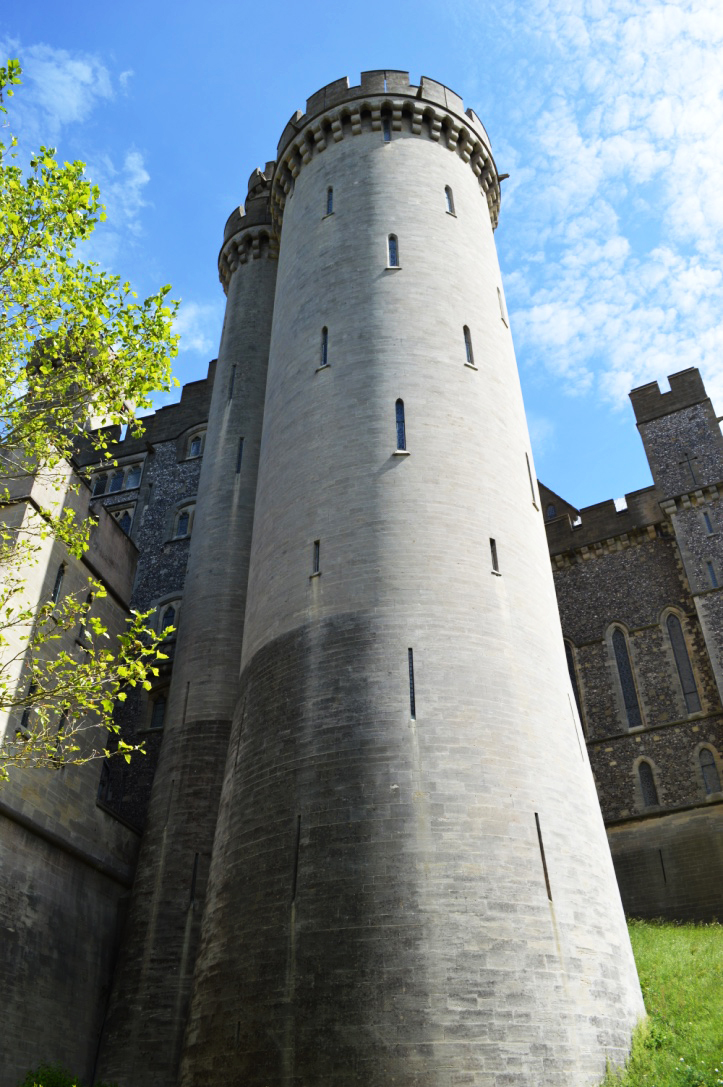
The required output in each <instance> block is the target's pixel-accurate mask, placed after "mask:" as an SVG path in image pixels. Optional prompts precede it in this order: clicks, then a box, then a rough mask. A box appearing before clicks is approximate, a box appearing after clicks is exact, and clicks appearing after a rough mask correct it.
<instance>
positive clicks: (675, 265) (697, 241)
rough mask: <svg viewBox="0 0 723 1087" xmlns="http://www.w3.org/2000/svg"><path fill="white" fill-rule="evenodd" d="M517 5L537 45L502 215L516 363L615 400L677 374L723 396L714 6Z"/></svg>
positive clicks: (718, 15)
mask: <svg viewBox="0 0 723 1087" xmlns="http://www.w3.org/2000/svg"><path fill="white" fill-rule="evenodd" d="M513 2H514V0H513ZM515 6H516V7H517V10H518V11H519V12H520V13H522V10H523V8H524V11H525V16H526V18H527V20H528V22H527V25H528V29H529V31H530V32H531V37H534V38H535V39H536V40H537V41H538V42H541V43H543V44H542V45H541V47H540V51H541V56H540V58H539V63H538V64H536V65H533V66H531V68H530V77H529V79H530V82H529V84H528V85H526V87H525V88H524V91H523V94H522V97H523V98H524V101H525V105H526V107H527V112H526V114H525V116H526V118H527V121H526V125H525V126H524V127H521V126H518V127H517V138H516V146H515V149H514V158H515V159H516V160H517V161H519V162H520V163H521V164H523V166H524V171H522V176H521V177H519V178H518V179H517V183H516V186H515V188H514V189H512V192H513V193H514V200H513V201H510V204H511V207H510V206H509V205H508V206H507V207H506V208H505V212H508V211H510V212H511V213H512V215H513V216H519V217H520V222H519V223H518V222H517V221H516V220H515V221H514V222H513V224H512V232H511V234H510V233H507V234H506V235H505V243H506V244H507V245H509V246H510V248H511V250H512V253H511V258H512V259H511V261H510V263H512V264H514V265H516V272H515V275H514V276H513V277H512V279H511V281H509V282H508V297H509V299H510V309H511V312H512V318H513V328H514V331H515V333H516V337H517V339H518V342H519V343H520V345H521V346H522V347H523V352H522V354H523V356H524V357H525V358H526V359H528V360H530V361H532V362H533V363H537V364H542V365H544V366H546V367H547V368H548V369H549V370H550V371H551V372H552V373H554V374H556V375H557V376H558V377H560V378H561V379H562V381H563V384H564V385H565V387H566V388H567V389H568V390H569V391H570V392H572V393H579V392H580V391H585V390H587V389H588V388H591V387H595V388H597V390H598V391H600V392H601V393H602V394H603V396H605V397H606V398H608V399H609V400H610V401H612V402H614V403H616V404H622V403H624V402H626V401H627V393H628V391H629V389H630V388H631V387H632V386H634V385H639V384H642V383H644V382H646V381H650V380H653V379H656V378H658V379H659V378H662V377H664V376H665V375H666V374H667V373H672V372H674V371H676V370H680V369H683V368H684V367H686V366H690V365H698V366H700V367H701V368H702V369H703V371H704V376H705V378H706V383H707V385H708V388H709V390H710V391H711V393H712V394H713V395H714V396H718V397H723V350H722V349H723V332H721V331H720V330H719V325H720V314H721V312H723V267H722V264H721V255H720V254H721V251H722V250H723V187H722V186H721V185H720V177H721V176H723V140H721V139H720V132H721V131H723V65H721V63H720V55H721V47H722V46H723V7H721V6H720V4H718V3H713V0H708V2H707V3H703V4H701V3H700V2H699V0H669V2H665V3H664V2H661V0H649V2H648V3H646V4H645V5H640V4H639V3H638V2H637V0H606V2H605V3H602V2H600V3H592V2H590V0H549V2H547V3H543V2H542V0H540V2H539V3H533V4H532V5H529V4H527V3H525V4H522V3H519V0H518V3H517V4H516V5H515ZM543 52H544V56H543V55H542V53H543ZM533 81H534V85H533ZM508 136H509V132H508ZM501 168H502V167H501ZM505 168H507V166H506V165H505ZM507 192H510V189H508V190H506V192H505V196H506V195H507ZM523 217H524V219H525V220H526V221H525V222H522V221H521V220H522V218H523ZM541 255H542V257H543V259H542V260H541V259H540V256H541ZM508 259H509V258H508Z"/></svg>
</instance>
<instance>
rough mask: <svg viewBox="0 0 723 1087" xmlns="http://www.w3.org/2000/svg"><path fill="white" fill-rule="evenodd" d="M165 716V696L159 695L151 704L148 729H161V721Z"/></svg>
mask: <svg viewBox="0 0 723 1087" xmlns="http://www.w3.org/2000/svg"><path fill="white" fill-rule="evenodd" d="M165 716H166V696H165V695H164V694H159V695H158V698H156V699H155V700H154V702H153V711H152V713H151V721H150V725H149V728H163V721H164V718H165Z"/></svg>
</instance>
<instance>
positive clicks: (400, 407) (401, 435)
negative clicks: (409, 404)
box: [395, 400, 407, 452]
mask: <svg viewBox="0 0 723 1087" xmlns="http://www.w3.org/2000/svg"><path fill="white" fill-rule="evenodd" d="M395 413H396V422H397V449H398V450H399V451H400V452H402V451H403V450H405V449H406V448H407V430H406V426H405V423H404V401H403V400H397V403H396V405H395Z"/></svg>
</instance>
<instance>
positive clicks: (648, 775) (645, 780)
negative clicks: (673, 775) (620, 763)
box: [638, 762, 659, 808]
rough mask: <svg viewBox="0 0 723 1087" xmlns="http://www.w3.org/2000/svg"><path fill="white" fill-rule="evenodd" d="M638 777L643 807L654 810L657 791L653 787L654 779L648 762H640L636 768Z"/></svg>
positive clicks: (654, 786)
mask: <svg viewBox="0 0 723 1087" xmlns="http://www.w3.org/2000/svg"><path fill="white" fill-rule="evenodd" d="M638 777H639V778H640V791H641V792H642V794H643V807H646V808H655V807H657V805H658V803H659V801H658V790H657V788H656V785H655V778H654V777H653V768H652V766H651V765H650V763H649V762H641V763H640V765H639V766H638Z"/></svg>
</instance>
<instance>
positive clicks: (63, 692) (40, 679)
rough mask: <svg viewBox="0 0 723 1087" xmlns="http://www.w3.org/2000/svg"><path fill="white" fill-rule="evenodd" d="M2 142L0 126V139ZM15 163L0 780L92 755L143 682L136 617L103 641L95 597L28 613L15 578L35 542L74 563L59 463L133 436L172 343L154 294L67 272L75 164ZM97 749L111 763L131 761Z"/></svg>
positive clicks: (0, 82)
mask: <svg viewBox="0 0 723 1087" xmlns="http://www.w3.org/2000/svg"><path fill="white" fill-rule="evenodd" d="M20 75H21V69H20V65H19V63H18V61H16V60H10V61H9V62H8V64H7V66H6V67H1V66H0V111H1V114H7V108H8V107H7V100H8V98H9V97H11V96H12V94H13V87H14V86H16V85H17V84H19V83H20ZM2 119H3V118H2V117H1V116H0V120H2ZM5 130H7V121H6V120H4V122H3V126H2V128H0V137H2V136H3V135H4V131H5ZM25 161H26V162H27V165H26V166H25V167H23V165H22V164H21V160H20V157H19V154H18V149H17V140H16V139H15V138H14V137H13V136H6V137H5V138H4V140H3V139H0V442H2V445H1V446H0V507H2V509H0V518H1V521H0V716H5V715H7V714H9V713H10V714H14V717H15V719H19V723H18V724H17V725H16V727H15V729H14V730H12V731H13V734H12V735H11V736H9V737H7V742H6V743H5V744H4V745H3V746H2V747H0V781H2V780H3V779H4V778H5V777H7V772H8V767H12V766H14V765H38V764H44V765H55V764H57V763H58V762H83V761H86V760H87V759H88V758H95V757H98V756H101V755H108V754H109V745H108V742H107V730H108V729H109V728H110V729H111V730H113V729H114V725H113V718H112V710H113V705H114V702H115V701H116V700H122V699H123V698H124V697H125V691H126V689H127V688H128V687H129V686H137V685H139V684H140V685H142V686H145V687H146V688H149V687H150V685H151V682H150V677H152V676H153V675H154V674H156V675H157V674H158V672H157V667H156V661H157V660H158V658H159V657H162V656H163V654H161V653H160V652H159V650H158V641H159V639H158V637H157V636H156V635H155V634H153V633H152V632H151V631H149V630H147V628H146V623H145V620H146V618H147V616H142V615H137V614H134V615H133V616H132V617H131V619H130V620H129V622H128V624H127V627H126V630H125V631H124V632H123V633H122V634H121V635H120V636H119V637H118V638H117V639H116V640H115V642H113V641H112V640H111V639H110V638H109V637H108V632H107V630H106V628H105V626H104V625H103V623H102V622H101V621H100V619H99V618H97V616H95V617H94V616H93V615H92V603H91V602H90V598H92V600H93V601H97V600H99V599H100V598H101V597H102V595H103V593H104V589H103V587H102V586H101V585H100V584H99V583H97V582H96V581H94V580H92V579H89V581H88V584H87V586H84V589H83V591H82V592H80V593H78V592H76V593H75V594H71V595H66V596H65V597H64V598H63V599H62V600H61V601H55V602H53V601H40V602H38V601H37V599H36V600H35V601H34V602H33V601H32V599H31V594H30V593H29V590H28V585H29V582H28V574H29V571H31V569H32V567H33V565H34V564H37V563H38V562H40V561H47V554H48V544H49V542H51V541H57V542H58V543H60V544H62V546H63V548H64V549H66V550H67V552H68V553H69V554H70V555H72V556H75V557H76V558H80V557H81V556H82V555H83V554H84V552H85V551H86V550H87V549H88V539H89V528H90V525H89V522H88V520H87V519H85V518H83V517H82V516H81V517H79V516H78V515H77V513H76V512H75V510H76V509H77V508H78V506H79V503H77V502H75V503H74V502H72V501H70V502H69V501H67V496H68V494H69V493H70V492H72V491H73V489H75V490H76V491H77V490H78V487H79V486H80V485H79V483H78V479H77V477H73V476H72V473H71V471H70V469H69V465H70V464H72V458H73V455H74V453H75V451H76V450H77V448H78V444H79V442H81V441H82V442H85V443H86V446H87V443H88V442H90V443H91V444H92V445H94V446H95V448H96V451H97V456H98V459H99V460H101V459H103V460H106V461H107V460H108V459H109V458H112V449H109V448H108V440H109V439H108V434H109V433H112V431H109V430H107V429H105V430H104V429H100V430H97V431H94V432H93V434H92V435H91V434H90V431H89V425H90V423H89V421H90V419H91V417H95V418H96V419H98V418H100V419H102V420H103V423H104V425H105V426H106V427H107V426H109V425H111V424H117V425H121V426H122V425H128V426H130V427H131V428H132V429H133V432H140V423H139V421H138V417H137V413H138V412H139V411H140V410H142V409H144V408H147V407H150V405H151V401H150V395H151V393H152V392H153V391H155V390H167V389H169V388H170V387H171V384H172V383H173V379H172V377H171V370H170V360H171V358H172V357H173V356H174V355H175V354H176V339H177V337H175V336H174V335H173V334H172V331H171V329H172V321H173V318H174V316H175V311H176V303H174V302H170V301H169V300H168V294H169V291H170V288H169V287H168V286H165V287H161V288H160V290H159V291H157V292H156V293H155V294H153V295H151V296H150V297H148V298H146V299H145V300H142V301H141V300H139V299H138V298H137V296H136V294H135V292H134V291H132V289H131V286H130V284H129V283H127V282H124V281H122V280H121V279H120V277H118V276H115V275H112V274H110V273H109V272H107V271H105V270H103V269H102V268H100V267H99V266H98V265H97V264H95V263H93V262H92V261H88V260H83V259H82V247H83V243H84V242H86V241H87V239H88V238H89V237H90V235H91V233H92V231H93V230H94V228H95V226H96V224H97V223H98V222H99V221H100V220H102V219H103V218H104V217H105V216H104V210H103V207H102V204H101V202H100V194H99V191H98V188H97V186H95V185H93V184H92V183H91V182H90V181H89V180H87V179H86V177H85V173H84V170H85V168H84V164H83V163H82V162H65V163H60V162H59V161H58V160H57V158H56V154H55V151H54V149H52V148H48V147H41V148H40V149H39V150H38V151H37V152H34V153H33V154H31V155H30V156H29V158H28V159H26V160H25ZM38 482H39V483H40V484H41V485H40V486H38ZM31 483H32V484H33V487H34V493H35V494H40V495H41V496H44V501H41V502H40V503H38V501H37V500H36V501H35V503H34V504H32V505H31V504H26V506H23V507H22V508H23V514H22V521H21V522H18V520H17V518H18V516H19V515H18V514H17V513H16V514H15V516H14V515H13V509H14V508H15V509H16V510H17V508H18V501H19V498H21V497H22V496H23V494H24V493H25V492H26V491H27V489H28V487H29V486H30V484H31ZM75 630H79V631H82V639H74V638H73V636H72V632H73V631H75ZM166 633H167V632H166ZM76 642H77V643H78V644H75V643H76ZM70 646H72V648H69V647H70ZM19 675H21V679H22V682H20V681H19V679H18V676H19ZM116 731H117V730H116ZM112 746H113V748H114V749H117V750H119V751H120V752H121V753H122V754H125V755H126V757H129V755H130V751H131V750H132V748H129V747H127V746H126V745H124V744H123V743H122V741H120V740H118V741H116V742H114V744H113V745H112Z"/></svg>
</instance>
